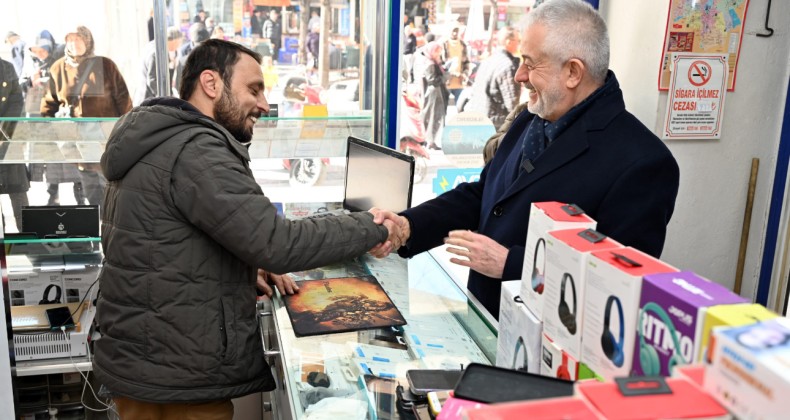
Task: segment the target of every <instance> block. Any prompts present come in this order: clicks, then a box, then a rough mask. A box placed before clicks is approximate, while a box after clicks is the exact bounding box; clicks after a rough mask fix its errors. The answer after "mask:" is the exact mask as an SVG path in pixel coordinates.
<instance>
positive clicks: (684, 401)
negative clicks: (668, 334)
mask: <svg viewBox="0 0 790 420" xmlns="http://www.w3.org/2000/svg"><path fill="white" fill-rule="evenodd" d="M628 379H629V380H630V381H631V383H632V384H634V385H635V387H634V388H636V389H639V385H640V384H644V386H643V387H642V388H641V389H642V391H641V392H635V393H634V394H635V395H624V393H623V391H622V388H621V386H620V384H619V383H617V382H596V381H581V382H577V383H576V396H577V397H578V398H582V399H585V400H586V401H587V402H588V403H590V405H592V406H593V407H594V408H595V409H596V410H597V411H598V412H599V413H600V415H601V418H605V419H610V420H620V419H622V420H652V419H703V418H704V419H730V418H731V416H730V414H729V413H728V412H727V410H726V409H725V408H724V407H722V405H721V404H719V403H718V402H717V401H716V400H715V399H714V398H713V397H712V396H710V395H708V394H707V393H706V392H704V391H703V390H702V389H700V388H699V387H698V386H697V385H695V384H693V383H691V382H689V381H687V380H685V379H681V378H666V379H664V378H628ZM657 382H664V383H665V385H666V386H665V387H663V386H662V388H663V389H664V392H663V393H658V392H656V391H655V390H656V387H654V386H652V385H653V383H657ZM661 385H664V384H661ZM645 390H648V391H645ZM667 391H668V392H667ZM639 394H641V395H639Z"/></svg>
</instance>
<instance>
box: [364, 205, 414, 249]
mask: <svg viewBox="0 0 790 420" xmlns="http://www.w3.org/2000/svg"><path fill="white" fill-rule="evenodd" d="M369 212H370V213H371V214H373V222H375V223H376V224H380V225H384V227H386V228H387V231H388V232H389V235H388V237H387V240H386V241H385V242H382V243H380V244H378V245H376V246H375V247H373V249H371V250H370V251H369V252H370V254H371V255H373V256H374V257H376V258H383V257H386V256H387V255H389V254H390V252H392V251H394V250H397V249H398V248H400V247H401V246H403V244H405V243H406V241H408V240H409V236H411V226H410V225H409V220H408V219H406V218H405V217H403V216H399V215H397V214H395V213H393V212H391V211H389V210H381V209H378V208H376V207H373V208H372V209H370V210H369Z"/></svg>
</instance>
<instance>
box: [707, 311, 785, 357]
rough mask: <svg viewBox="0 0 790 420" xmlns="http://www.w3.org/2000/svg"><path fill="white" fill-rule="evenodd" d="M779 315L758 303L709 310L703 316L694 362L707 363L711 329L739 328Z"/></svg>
mask: <svg viewBox="0 0 790 420" xmlns="http://www.w3.org/2000/svg"><path fill="white" fill-rule="evenodd" d="M778 316H779V315H778V314H776V313H774V312H772V311H771V310H769V309H767V308H766V307H765V306H763V305H760V304H759V303H741V304H737V305H719V306H714V307H712V308H709V309H708V311H707V313H706V314H705V323H704V324H703V325H702V336H701V337H702V341H700V346H699V353H697V358H696V361H699V362H706V361H707V362H709V361H710V359H709V358H708V357H707V352H708V343H709V339H710V336H711V333H712V332H713V328H715V327H719V326H725V325H726V326H730V327H739V326H741V325H749V324H754V323H755V322H759V321H766V320H769V319H773V318H776V317H778Z"/></svg>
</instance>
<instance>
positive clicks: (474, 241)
mask: <svg viewBox="0 0 790 420" xmlns="http://www.w3.org/2000/svg"><path fill="white" fill-rule="evenodd" d="M520 53H521V57H522V63H521V66H520V67H519V69H518V71H517V73H516V76H515V80H516V82H518V83H520V84H521V85H522V87H523V88H525V89H527V90H528V92H529V99H528V102H527V110H525V111H523V112H521V113H520V114H519V115H518V116H517V117H516V118H515V119H514V121H513V123H512V125H511V126H510V130H508V132H507V133H506V134H505V135H504V137H503V138H502V141H501V143H500V146H499V150H498V151H497V152H496V154H495V155H494V157H493V159H492V160H491V162H489V163H488V164H487V165H486V166H485V168H484V169H483V172H482V173H481V175H480V180H479V181H477V182H470V183H464V184H460V185H458V186H457V187H456V188H455V189H453V190H451V191H448V192H446V193H444V194H442V195H440V196H439V197H437V198H435V199H433V200H430V201H427V202H425V203H423V204H421V205H419V206H417V207H414V208H411V209H409V210H406V211H404V212H403V213H401V214H399V215H396V214H393V213H392V212H389V211H380V212H378V214H377V216H376V218H377V219H376V220H378V221H381V220H384V219H390V220H393V221H395V222H396V223H397V224H398V226H399V227H400V235H399V240H398V241H396V242H400V243H401V244H403V246H402V247H400V249H398V253H399V254H400V255H401V256H403V257H411V256H413V255H415V254H418V253H420V252H423V251H427V250H429V249H431V248H433V247H436V246H439V245H441V244H442V243H445V244H448V245H450V247H449V248H448V250H449V252H451V253H453V254H456V255H457V256H458V258H452V259H451V261H452V262H453V263H455V264H459V265H462V266H466V267H469V268H470V269H471V270H470V273H469V281H468V283H467V287H468V288H469V290H470V291H472V293H473V294H474V295H475V296H476V297H477V298H478V299H479V300H480V302H482V303H483V305H484V306H485V307H486V308H487V309H488V310H489V311H490V312H491V313H492V314H494V315H495V316H497V315H498V314H499V294H500V289H501V282H502V281H505V280H518V279H520V278H521V272H522V267H523V265H524V242H525V241H526V236H527V229H528V227H529V213H530V205H531V204H532V203H534V202H542V201H560V202H565V203H575V204H577V205H578V206H579V207H581V208H582V209H584V210H585V211H586V212H587V213H588V214H589V215H590V216H591V217H592V218H593V219H595V220H597V222H598V228H597V229H598V230H599V231H600V232H602V233H604V234H606V235H609V236H611V237H612V238H613V239H615V240H617V241H619V242H621V243H623V244H624V245H629V246H633V247H635V248H638V249H640V250H642V251H644V252H646V253H648V254H650V255H653V256H656V257H658V256H659V255H661V251H662V249H663V247H664V238H665V236H666V226H667V223H669V219H670V217H671V216H672V212H673V210H674V207H675V198H676V196H677V192H678V184H679V177H680V174H679V169H678V165H677V163H676V162H675V158H674V157H673V156H672V154H671V153H670V151H669V149H667V147H666V146H665V145H664V144H663V143H662V142H661V140H659V139H658V137H656V136H655V135H654V134H653V133H652V132H651V131H650V130H649V129H648V128H647V127H645V126H644V125H643V124H642V123H641V122H639V120H637V119H636V117H634V116H633V115H632V114H630V113H629V112H628V111H626V110H625V103H624V102H623V93H622V91H621V90H620V85H619V84H618V82H617V78H616V77H615V75H614V73H613V72H612V71H611V70H609V68H608V67H609V36H608V33H607V29H606V24H605V23H604V21H603V19H602V18H601V16H600V15H599V14H598V12H597V11H596V10H595V9H593V8H592V7H591V6H590V5H589V4H587V3H585V2H584V1H582V0H548V1H546V2H545V3H543V4H542V5H540V6H538V7H537V8H535V9H534V10H533V11H532V12H531V13H530V14H528V15H527V22H526V28H525V30H524V35H523V37H522V42H521V47H520ZM396 245H397V243H396ZM388 250H389V249H386V248H384V247H382V248H381V249H378V250H377V251H378V254H383V253H386V251H388Z"/></svg>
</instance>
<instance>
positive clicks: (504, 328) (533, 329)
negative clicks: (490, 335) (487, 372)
mask: <svg viewBox="0 0 790 420" xmlns="http://www.w3.org/2000/svg"><path fill="white" fill-rule="evenodd" d="M520 289H521V284H520V282H517V281H503V282H502V298H501V301H500V304H499V336H498V337H497V349H496V365H497V366H499V367H503V368H507V369H517V370H524V371H527V372H529V373H535V374H540V362H539V360H540V358H539V355H540V345H541V336H542V335H543V334H542V333H543V325H542V323H541V322H540V321H538V318H536V317H535V315H533V314H532V312H530V311H529V309H527V305H524V302H523V301H522V300H521V298H520V297H519V296H518V293H519V290H520Z"/></svg>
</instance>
